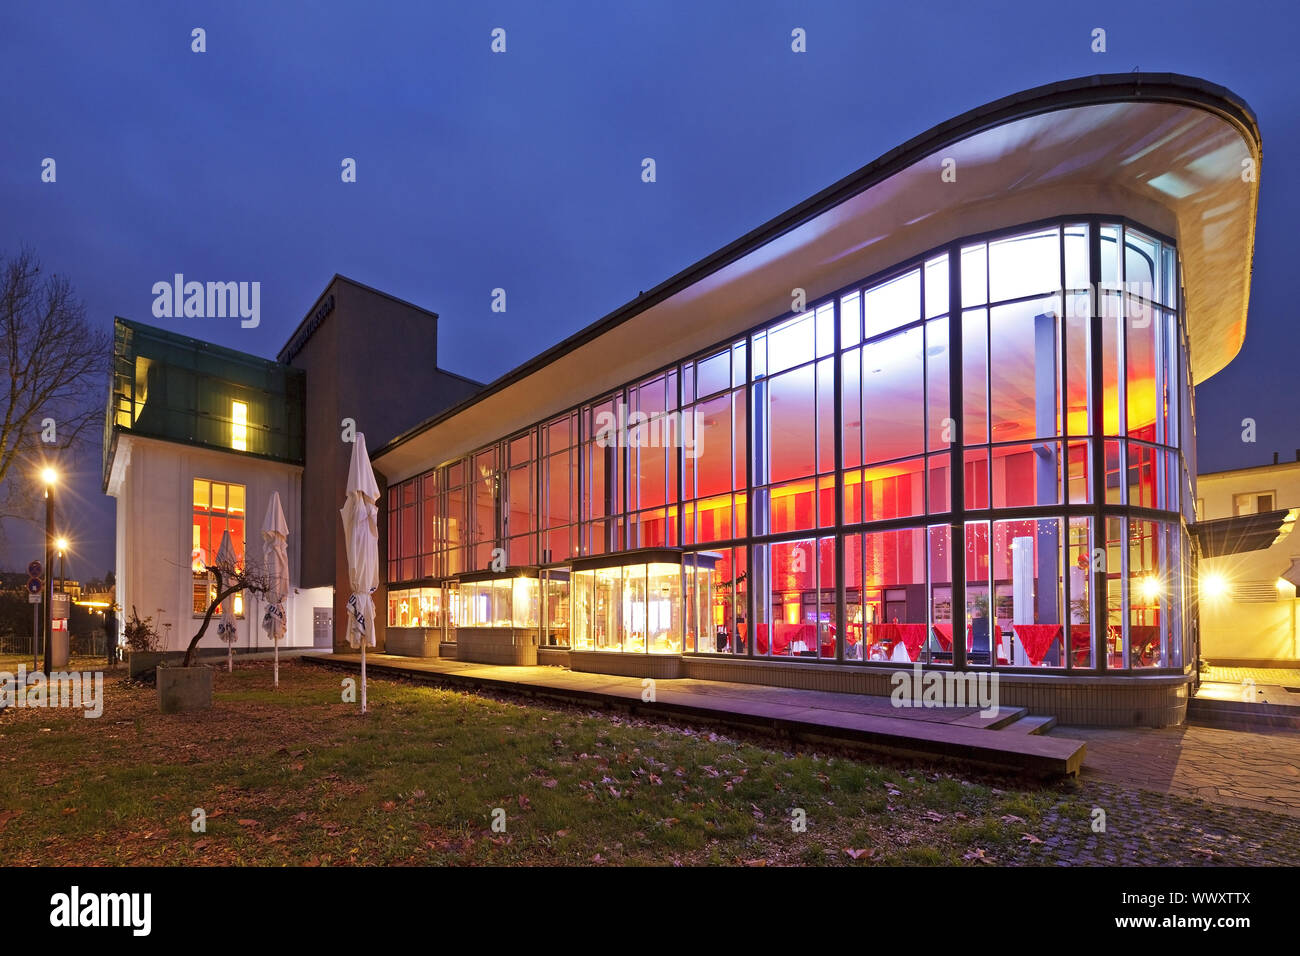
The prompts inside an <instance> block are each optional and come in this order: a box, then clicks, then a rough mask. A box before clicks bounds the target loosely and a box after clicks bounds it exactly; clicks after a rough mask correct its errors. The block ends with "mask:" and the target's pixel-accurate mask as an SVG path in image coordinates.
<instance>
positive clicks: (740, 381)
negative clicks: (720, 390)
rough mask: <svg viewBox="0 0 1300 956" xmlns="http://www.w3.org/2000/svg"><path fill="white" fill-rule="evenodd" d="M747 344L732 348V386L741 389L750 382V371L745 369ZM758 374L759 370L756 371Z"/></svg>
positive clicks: (742, 343)
mask: <svg viewBox="0 0 1300 956" xmlns="http://www.w3.org/2000/svg"><path fill="white" fill-rule="evenodd" d="M745 354H746V348H745V343H744V342H741V343H739V344H738V345H733V346H732V347H731V386H732V388H740V387H741V386H742V385H744V384H745V383H746V382H748V381H749V370H748V369H747V368H746V367H745ZM756 373H757V370H756Z"/></svg>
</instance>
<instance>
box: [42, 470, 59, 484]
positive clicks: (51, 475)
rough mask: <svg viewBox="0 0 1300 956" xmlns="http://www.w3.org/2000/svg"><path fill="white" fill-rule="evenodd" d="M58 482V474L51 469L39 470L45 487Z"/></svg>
mask: <svg viewBox="0 0 1300 956" xmlns="http://www.w3.org/2000/svg"><path fill="white" fill-rule="evenodd" d="M58 480H59V473H58V472H57V471H55V470H54V469H53V468H42V469H41V481H43V482H45V483H46V484H47V485H52V484H54V483H55V482H57V481H58Z"/></svg>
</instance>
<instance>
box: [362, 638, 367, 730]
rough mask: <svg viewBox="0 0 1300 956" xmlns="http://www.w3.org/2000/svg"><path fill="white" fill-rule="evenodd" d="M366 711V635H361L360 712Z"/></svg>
mask: <svg viewBox="0 0 1300 956" xmlns="http://www.w3.org/2000/svg"><path fill="white" fill-rule="evenodd" d="M365 712H366V637H365V635H364V634H363V635H362V636H361V713H363V714H364V713H365Z"/></svg>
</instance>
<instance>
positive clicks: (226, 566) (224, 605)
mask: <svg viewBox="0 0 1300 956" xmlns="http://www.w3.org/2000/svg"><path fill="white" fill-rule="evenodd" d="M235 560H236V558H235V544H234V542H233V541H231V540H230V529H229V528H227V529H226V530H225V531H223V532H222V533H221V547H220V548H218V549H217V567H219V568H220V569H221V570H222V572H223V573H225V574H230V575H233V574H234V573H235ZM217 586H218V588H220V587H222V584H221V583H218V585H217ZM217 637H219V638H220V639H221V640H223V641H225V642H226V673H231V672H233V671H234V669H235V641H236V640H238V639H239V635H238V631H237V630H236V629H235V596H234V595H233V594H231V595H229V596H227V597H226V599H225V600H224V601H222V602H221V621H220V622H219V623H218V624H217Z"/></svg>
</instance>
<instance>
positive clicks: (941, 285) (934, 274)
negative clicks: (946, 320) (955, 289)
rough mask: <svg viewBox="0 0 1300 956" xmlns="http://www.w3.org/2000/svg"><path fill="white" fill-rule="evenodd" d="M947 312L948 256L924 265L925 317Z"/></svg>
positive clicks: (929, 317)
mask: <svg viewBox="0 0 1300 956" xmlns="http://www.w3.org/2000/svg"><path fill="white" fill-rule="evenodd" d="M947 312H948V256H947V255H946V254H945V255H942V256H938V257H937V258H934V259H930V260H929V261H927V262H926V264H925V317H926V318H927V319H932V318H934V317H935V316H936V315H946V314H947Z"/></svg>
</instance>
